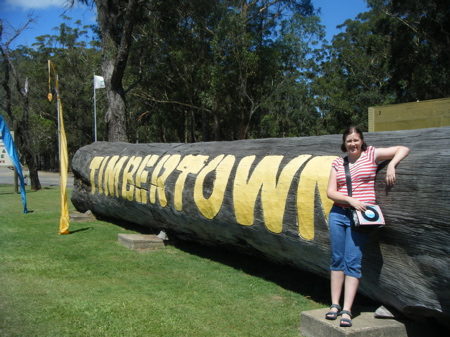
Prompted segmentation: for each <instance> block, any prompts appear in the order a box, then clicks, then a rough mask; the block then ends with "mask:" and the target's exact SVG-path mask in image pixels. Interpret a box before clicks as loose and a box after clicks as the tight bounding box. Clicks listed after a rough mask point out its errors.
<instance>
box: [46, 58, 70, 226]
mask: <svg viewBox="0 0 450 337" xmlns="http://www.w3.org/2000/svg"><path fill="white" fill-rule="evenodd" d="M50 68H52V69H53V72H54V73H55V89H56V104H57V108H58V118H59V130H58V131H59V171H60V184H59V185H60V199H61V218H60V220H59V234H69V206H68V203H67V194H66V185H67V172H68V163H69V155H68V151H67V138H66V131H65V129H64V118H63V109H62V104H61V96H60V94H59V83H58V75H57V74H56V71H55V67H54V65H53V63H52V61H50V60H49V61H48V72H49V88H50ZM51 97H52V95H51V93H49V95H48V98H49V100H51Z"/></svg>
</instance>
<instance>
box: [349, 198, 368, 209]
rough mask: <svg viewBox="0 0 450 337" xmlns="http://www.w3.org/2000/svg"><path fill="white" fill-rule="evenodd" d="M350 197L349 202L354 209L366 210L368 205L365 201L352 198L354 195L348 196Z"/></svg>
mask: <svg viewBox="0 0 450 337" xmlns="http://www.w3.org/2000/svg"><path fill="white" fill-rule="evenodd" d="M348 198H349V199H348V203H349V204H350V206H352V207H353V208H354V209H356V210H357V211H361V212H365V211H366V205H365V204H364V203H363V202H361V201H359V200H358V199H355V198H352V197H348Z"/></svg>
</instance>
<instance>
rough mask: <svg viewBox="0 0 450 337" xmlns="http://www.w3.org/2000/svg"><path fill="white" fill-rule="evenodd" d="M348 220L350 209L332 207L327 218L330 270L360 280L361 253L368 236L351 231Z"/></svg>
mask: <svg viewBox="0 0 450 337" xmlns="http://www.w3.org/2000/svg"><path fill="white" fill-rule="evenodd" d="M350 219H351V210H350V209H344V208H342V207H339V206H336V205H333V207H332V208H331V211H330V215H329V217H328V224H329V227H330V241H331V266H330V269H331V270H332V271H343V272H344V274H345V275H348V276H353V277H356V278H361V261H362V251H363V249H364V247H365V245H366V243H367V241H368V239H369V234H367V233H361V232H355V231H353V230H352V228H351V222H350V221H351V220H350Z"/></svg>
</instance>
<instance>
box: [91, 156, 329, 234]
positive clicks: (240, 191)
mask: <svg viewBox="0 0 450 337" xmlns="http://www.w3.org/2000/svg"><path fill="white" fill-rule="evenodd" d="M335 158H336V157H335V156H319V157H312V156H311V155H299V156H298V157H295V158H293V159H291V160H290V161H289V162H288V163H287V164H285V165H284V166H283V167H281V165H282V161H283V159H284V156H281V155H272V156H264V157H263V158H262V159H261V160H259V162H257V163H256V164H255V161H256V159H257V158H256V156H246V157H243V158H242V159H240V160H239V162H237V161H236V157H235V156H234V155H223V154H222V155H218V156H216V157H214V158H210V156H207V155H186V156H181V155H179V154H173V155H171V154H167V155H164V156H162V157H160V156H159V155H147V156H145V157H139V156H131V157H129V156H122V157H121V156H104V157H101V156H99V157H94V158H93V159H92V160H91V163H90V165H89V169H90V176H89V177H90V182H91V186H92V192H91V193H92V194H96V193H98V194H104V195H106V196H114V197H120V198H124V199H127V200H129V201H135V202H138V203H142V204H148V203H150V204H156V203H159V205H160V206H161V207H171V206H173V207H174V209H175V210H176V211H179V212H182V211H183V203H184V202H188V203H192V201H191V200H193V203H194V204H195V206H196V208H197V209H198V211H199V212H200V213H201V214H202V215H203V216H204V217H205V218H207V219H214V218H215V217H216V216H217V215H218V214H219V212H220V210H221V208H222V205H223V203H224V198H225V195H226V193H225V191H226V188H227V186H228V185H229V184H230V186H232V189H231V191H232V200H231V203H232V205H233V207H234V213H235V217H236V220H237V223H239V224H240V225H243V226H252V225H253V224H254V221H255V220H254V214H255V207H256V204H257V200H258V196H260V203H261V209H262V213H263V221H264V224H265V226H266V228H267V229H268V230H269V231H271V232H272V233H274V234H278V233H281V232H282V229H283V217H284V214H285V209H286V204H287V200H288V194H289V190H290V189H291V188H292V183H293V181H294V178H295V177H296V175H297V173H298V171H299V170H300V169H301V172H300V174H299V178H298V185H297V194H296V208H297V221H298V227H299V234H300V236H301V237H302V238H303V239H305V240H312V239H313V238H314V204H315V198H316V195H318V196H319V199H320V204H321V206H322V209H323V212H324V214H325V216H326V215H327V214H328V211H329V209H330V208H331V204H332V202H331V201H330V200H329V199H328V198H327V196H326V187H327V183H328V174H329V168H330V163H331V161H332V160H334V159H335ZM233 170H234V171H233ZM232 172H235V173H234V176H232ZM188 177H194V179H195V182H194V186H193V191H190V192H189V193H191V196H192V198H189V200H183V195H185V196H186V193H184V192H185V185H186V180H187V179H188ZM168 179H174V181H175V183H174V184H170V185H169V184H167V183H166V182H167V181H168ZM294 188H295V187H294ZM316 193H317V194H316ZM168 196H169V197H168Z"/></svg>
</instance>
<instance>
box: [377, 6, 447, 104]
mask: <svg viewBox="0 0 450 337" xmlns="http://www.w3.org/2000/svg"><path fill="white" fill-rule="evenodd" d="M368 3H369V5H370V6H371V7H372V8H373V9H372V11H373V12H374V13H375V14H376V15H377V17H378V18H379V19H378V20H377V27H376V30H375V34H377V35H379V36H385V37H388V38H389V42H390V45H389V46H390V49H391V50H390V53H389V55H388V61H389V68H390V73H391V76H390V79H389V88H388V90H390V91H392V92H395V94H396V98H397V100H396V102H397V103H402V102H410V101H415V100H424V99H433V98H442V97H448V96H450V58H449V57H448V51H449V50H450V29H449V27H450V2H449V1H443V0H427V1H424V0H369V1H368Z"/></svg>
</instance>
